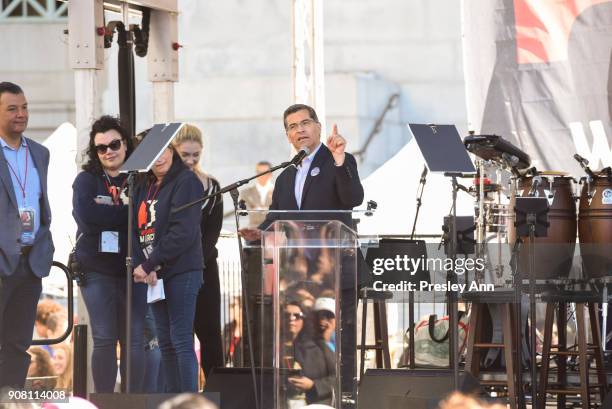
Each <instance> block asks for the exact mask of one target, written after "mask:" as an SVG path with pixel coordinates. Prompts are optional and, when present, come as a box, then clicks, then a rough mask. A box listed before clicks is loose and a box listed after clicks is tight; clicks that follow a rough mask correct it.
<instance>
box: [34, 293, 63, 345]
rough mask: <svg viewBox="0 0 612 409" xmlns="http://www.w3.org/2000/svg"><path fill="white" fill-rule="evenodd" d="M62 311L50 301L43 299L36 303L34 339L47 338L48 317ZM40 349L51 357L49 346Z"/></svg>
mask: <svg viewBox="0 0 612 409" xmlns="http://www.w3.org/2000/svg"><path fill="white" fill-rule="evenodd" d="M62 310H63V308H62V306H61V305H60V304H58V303H57V302H56V301H54V300H52V299H49V298H45V299H43V300H40V301H39V302H38V305H37V306H36V320H35V321H34V339H44V338H46V339H48V338H49V337H48V331H49V325H48V321H49V317H50V316H51V315H52V314H55V313H58V312H61V311H62ZM40 347H41V348H43V349H44V350H45V351H47V352H48V353H49V355H51V356H52V354H53V349H52V348H51V346H50V345H41V346H40Z"/></svg>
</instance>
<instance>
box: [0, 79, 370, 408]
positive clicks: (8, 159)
mask: <svg viewBox="0 0 612 409" xmlns="http://www.w3.org/2000/svg"><path fill="white" fill-rule="evenodd" d="M27 122H28V106H27V100H26V97H25V94H24V92H23V90H22V89H21V88H20V87H19V86H17V85H16V84H12V83H8V82H2V83H0V143H1V148H2V149H1V151H0V153H1V154H0V159H2V160H1V161H0V180H1V182H2V184H3V185H4V187H5V189H0V213H2V214H3V216H4V215H7V216H8V217H7V222H6V228H3V230H2V232H1V233H0V256H2V257H0V388H1V387H5V386H9V387H13V388H22V387H23V386H24V382H25V379H26V376H29V377H32V378H46V377H51V378H54V380H55V387H61V388H70V387H71V383H72V379H71V377H70V376H69V375H68V373H70V374H71V373H72V371H71V370H70V368H71V366H72V352H71V347H70V341H67V342H61V343H59V344H57V345H54V346H42V347H30V345H31V342H32V337H33V332H35V334H36V336H37V337H42V338H56V337H58V336H60V335H61V333H62V332H63V331H65V326H64V324H63V323H65V322H67V319H72V317H67V316H66V313H65V311H63V310H62V309H57V307H56V306H55V305H53V303H50V302H46V301H43V302H41V303H40V304H38V301H39V297H40V295H41V289H42V285H41V279H42V278H44V277H45V276H47V275H48V274H49V270H50V268H51V262H52V260H53V252H54V246H53V241H52V238H51V233H50V229H49V228H50V223H51V213H50V206H49V201H48V192H47V170H48V166H49V156H50V153H49V151H48V150H47V149H46V148H45V147H43V146H42V145H40V144H38V143H37V142H35V141H33V140H31V139H29V138H27V137H25V135H24V132H25V131H26V129H27ZM283 122H284V126H285V130H286V133H287V138H288V141H289V142H290V143H291V144H292V145H293V146H294V148H296V150H299V149H300V148H302V147H307V148H308V151H309V155H308V156H307V157H306V158H304V161H303V163H301V164H298V165H297V166H295V167H291V168H288V169H286V170H285V171H284V172H283V173H281V175H280V176H279V180H280V183H277V184H276V185H273V184H272V182H271V176H270V175H266V176H262V177H260V178H258V180H257V181H256V184H255V185H254V187H253V188H251V189H247V190H245V191H244V192H243V194H242V200H244V201H245V202H247V203H248V206H249V208H254V209H261V208H265V207H267V206H268V205H269V206H270V207H271V208H272V209H275V210H282V209H286V210H297V209H301V210H309V209H322V210H336V209H349V210H350V209H352V207H354V206H356V205H358V204H360V203H361V201H362V200H363V188H362V187H361V184H360V182H359V177H358V174H357V170H356V162H355V159H354V158H353V157H352V156H351V155H350V154H348V153H345V152H344V149H345V146H346V141H345V139H344V138H343V137H342V136H340V135H339V134H338V132H337V128H336V127H335V126H334V130H333V133H332V135H331V136H330V137H329V138H328V139H327V142H326V144H322V143H321V142H320V132H321V125H320V123H319V121H318V118H317V116H316V113H315V112H314V110H313V109H312V108H310V107H308V106H306V105H294V106H292V107H290V108H289V109H288V110H286V111H285V113H284V115H283ZM143 137H144V138H145V139H146V137H147V136H146V132H145V133H144V134H143ZM136 146H137V140H136V139H135V138H133V137H132V136H131V135H130V134H129V133H128V132H127V131H126V130H125V128H124V127H123V125H122V123H121V121H120V120H119V119H118V118H115V117H112V116H107V115H105V116H102V117H100V118H98V119H96V120H95V121H94V122H93V123H92V125H91V129H90V132H89V140H88V144H87V148H86V150H85V152H84V153H83V154H84V163H83V165H82V171H81V172H80V173H79V174H78V175H77V177H76V179H75V180H74V182H73V185H72V187H73V200H72V204H73V217H74V219H75V221H76V224H77V231H76V237H77V241H76V248H75V258H76V260H77V261H78V263H77V264H78V267H79V270H80V271H79V276H80V278H81V279H80V280H79V286H80V291H81V294H82V297H83V300H84V302H85V305H86V308H87V310H88V313H89V314H88V315H89V318H90V326H91V333H92V338H93V349H92V355H91V369H92V373H93V381H94V387H95V391H96V392H112V391H114V390H115V389H116V382H117V372H118V371H119V373H120V376H121V379H123V380H124V382H123V384H124V387H125V386H129V390H130V391H131V392H177V393H178V392H196V391H197V390H198V373H199V369H200V368H198V360H197V357H196V354H195V347H194V332H195V334H196V335H197V337H198V339H199V340H200V342H201V343H202V347H201V359H200V363H201V366H202V370H203V372H204V374H205V375H206V376H208V375H209V374H210V373H211V371H212V370H213V368H215V367H218V366H223V365H224V364H225V361H226V359H229V360H232V361H235V362H236V363H238V361H239V360H241V355H242V351H241V343H240V342H237V341H239V340H241V336H242V320H241V314H240V312H239V311H238V310H240V309H241V308H242V305H241V301H240V300H235V301H234V308H232V317H230V318H231V319H230V322H229V323H228V325H226V327H225V328H223V330H222V328H221V319H220V318H221V316H220V315H221V297H220V283H219V272H218V267H217V260H216V259H217V255H218V253H217V250H216V243H217V240H218V237H219V233H220V230H221V225H222V221H223V202H222V197H221V196H220V195H218V196H214V197H211V198H209V199H208V200H206V201H205V202H203V203H202V204H201V205H198V206H191V207H189V208H187V209H185V210H183V211H180V212H173V211H172V209H175V208H177V207H180V206H182V205H184V204H187V203H190V202H192V201H194V200H197V199H200V198H202V197H204V196H207V195H210V194H214V193H216V192H218V191H219V189H220V185H219V182H217V180H215V179H214V178H213V177H212V176H210V175H208V174H206V173H205V172H203V170H202V169H201V168H200V161H201V157H202V150H203V147H204V144H203V139H202V133H201V131H200V130H199V129H198V128H197V127H195V126H193V125H185V126H183V127H182V128H181V130H180V132H179V133H178V135H176V136H175V138H174V140H173V141H172V142H171V143H170V145H168V146H167V147H166V148H165V149H164V150H163V151H162V152H161V153H160V154H159V156H158V157H157V159H156V161H155V163H154V164H153V166H152V168H151V170H150V171H149V172H148V173H146V174H143V175H141V176H140V177H137V178H136V182H135V186H134V192H133V204H134V209H135V214H134V216H135V217H134V218H133V225H132V226H131V227H132V229H131V230H132V231H133V234H134V235H133V240H131V242H132V243H133V244H134V245H133V248H132V249H130V250H131V253H132V257H133V258H132V266H133V271H132V274H133V285H132V298H131V306H130V307H131V311H132V320H131V322H130V327H131V344H130V349H131V355H130V357H131V362H130V367H131V377H130V379H125V373H126V370H125V367H126V363H127V362H126V356H125V351H126V350H127V349H128V348H127V336H126V322H125V316H126V314H125V313H126V309H127V305H126V304H127V297H126V294H127V288H126V279H125V278H126V275H127V274H128V267H127V266H126V262H125V261H126V256H127V254H128V248H127V246H128V206H127V204H128V199H127V197H128V191H127V189H128V183H127V177H126V175H125V174H124V173H122V172H120V169H121V167H122V166H123V165H124V163H125V162H126V160H128V158H129V157H130V155H131V154H132V152H133V151H134V150H135V148H136ZM268 169H270V163H268V162H265V161H261V162H259V163H258V164H257V166H256V171H257V172H258V173H261V172H264V171H266V170H268ZM319 174H320V176H317V175H319ZM294 181H295V183H294ZM271 221H272V220H270V218H269V217H268V218H265V219H259V220H254V221H253V223H251V226H250V229H248V230H245V231H241V232H240V233H241V235H242V236H243V237H244V239H245V240H253V235H255V236H257V237H255V239H257V238H259V236H260V234H261V233H260V232H261V229H264V228H266V227H267V225H269V223H270V222H271ZM329 262H330V260H326V258H325V254H322V255H321V256H320V260H319V263H318V265H319V266H320V268H319V269H318V270H317V271H314V272H312V271H311V272H309V273H308V275H309V278H312V280H314V282H315V284H316V285H318V286H320V287H321V288H324V287H327V285H326V284H327V283H326V279H327V276H328V270H329V266H328V265H327V264H328V263H329ZM295 267H296V271H299V269H300V260H299V259H298V258H296V260H295ZM156 287H157V288H158V289H159V287H162V288H163V295H162V296H161V297H159V299H158V300H156V301H155V302H148V295H147V292H148V290H151V289H153V288H156ZM286 290H287V292H288V294H289V295H291V294H294V295H295V301H293V302H292V303H289V304H287V309H289V310H290V309H291V308H299V310H300V311H298V312H293V313H290V311H289V310H287V311H286V312H287V313H288V314H289V315H290V316H291V317H293V318H291V319H290V321H291V320H293V321H295V318H296V317H298V318H299V319H304V318H306V317H308V319H309V320H311V324H308V325H303V326H302V329H301V330H300V331H297V332H296V333H295V338H294V339H293V340H292V342H291V345H292V346H291V349H292V351H291V353H290V354H291V356H293V357H294V364H295V365H296V366H297V367H299V369H300V371H301V372H300V376H292V377H290V378H289V382H290V383H291V385H292V387H293V388H294V389H295V390H296V391H301V392H303V393H305V394H306V396H307V400H308V401H309V402H319V401H321V402H323V401H326V400H327V399H329V398H330V396H329V393H330V388H331V386H330V382H331V379H332V378H333V377H335V374H336V372H335V371H336V368H335V363H333V364H332V362H331V360H330V359H331V358H330V357H333V355H334V348H335V339H334V337H333V335H332V334H333V333H334V330H335V316H334V314H335V308H330V307H329V305H331V304H330V303H333V304H334V305H335V301H334V300H333V297H334V296H335V295H334V294H325V292H324V291H322V290H321V289H316V288H314V287H313V288H309V289H299V288H286ZM330 300H331V301H330ZM37 305H38V309H37ZM321 305H327V306H328V307H326V308H324V307H321ZM317 306H319V307H317ZM296 314H297V315H296ZM300 314H301V315H300ZM348 315H350V313H349V314H348ZM17 317H19V318H17ZM300 317H301V318H300ZM293 321H291V322H293ZM288 324H289V322H288ZM291 325H293V324H291ZM9 328H10V330H8V329H9ZM33 328H35V331H33V330H32V329H33ZM330 328H333V329H331V330H330ZM224 339H225V341H226V347H225V348H224V347H223V345H222V344H223V341H224ZM224 349H225V353H226V356H224ZM152 350H158V351H159V352H158V355H157V359H158V361H159V362H158V364H157V366H155V365H154V366H151V362H150V360H151V359H154V358H153V357H154V356H155V355H154V354H151V353H150V351H152ZM313 354H314V355H313ZM311 357H315V358H311ZM117 358H119V359H117ZM313 362H316V363H317V366H316V367H313V366H312V363H313ZM152 367H155V368H157V370H156V371H154V372H156V376H155V377H154V379H150V378H151V376H150V373H149V370H148V369H147V373H146V374H145V368H152ZM297 367H295V369H298V368H297ZM351 376H352V375H351Z"/></svg>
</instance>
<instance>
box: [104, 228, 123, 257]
mask: <svg viewBox="0 0 612 409" xmlns="http://www.w3.org/2000/svg"><path fill="white" fill-rule="evenodd" d="M100 252H101V253H119V232H116V231H103V232H102V233H100Z"/></svg>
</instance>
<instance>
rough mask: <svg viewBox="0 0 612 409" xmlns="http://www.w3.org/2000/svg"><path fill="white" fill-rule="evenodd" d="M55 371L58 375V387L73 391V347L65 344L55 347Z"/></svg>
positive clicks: (55, 345)
mask: <svg viewBox="0 0 612 409" xmlns="http://www.w3.org/2000/svg"><path fill="white" fill-rule="evenodd" d="M51 361H52V363H53V370H54V371H55V375H57V384H56V387H57V388H60V389H72V347H71V346H70V345H69V344H67V343H65V342H60V343H59V344H54V345H53V358H52V360H51Z"/></svg>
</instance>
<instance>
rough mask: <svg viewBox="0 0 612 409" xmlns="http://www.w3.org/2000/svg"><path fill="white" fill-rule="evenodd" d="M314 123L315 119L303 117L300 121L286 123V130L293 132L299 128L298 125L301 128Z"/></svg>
mask: <svg viewBox="0 0 612 409" xmlns="http://www.w3.org/2000/svg"><path fill="white" fill-rule="evenodd" d="M314 123H315V120H314V119H311V118H307V119H304V120H303V121H300V122H294V123H292V124H289V125H287V130H288V131H289V132H295V131H297V130H298V128H300V127H302V128H306V127H307V126H310V125H312V124H314Z"/></svg>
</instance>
